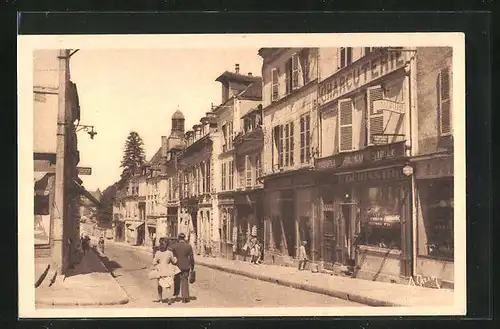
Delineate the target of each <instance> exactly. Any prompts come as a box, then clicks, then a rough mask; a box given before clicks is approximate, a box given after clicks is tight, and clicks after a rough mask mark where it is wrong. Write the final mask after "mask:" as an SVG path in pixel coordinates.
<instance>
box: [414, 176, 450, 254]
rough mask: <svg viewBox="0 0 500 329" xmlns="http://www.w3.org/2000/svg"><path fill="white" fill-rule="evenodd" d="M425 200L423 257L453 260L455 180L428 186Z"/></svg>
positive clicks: (420, 247)
mask: <svg viewBox="0 0 500 329" xmlns="http://www.w3.org/2000/svg"><path fill="white" fill-rule="evenodd" d="M426 194H427V198H426V199H424V200H423V201H424V202H425V203H424V207H423V208H424V209H423V214H424V221H423V224H424V227H425V230H420V231H421V232H423V234H422V236H421V238H420V239H421V242H422V245H421V246H420V244H419V253H420V254H421V255H425V256H430V257H436V258H444V259H453V253H454V243H453V206H454V204H453V180H442V181H435V182H433V183H430V184H428V185H427V193H426Z"/></svg>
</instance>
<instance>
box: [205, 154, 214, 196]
mask: <svg viewBox="0 0 500 329" xmlns="http://www.w3.org/2000/svg"><path fill="white" fill-rule="evenodd" d="M205 168H206V169H205V170H206V175H205V178H206V182H205V188H206V193H210V192H211V188H212V187H211V184H210V183H211V180H210V178H211V169H210V161H207V162H206V166H205Z"/></svg>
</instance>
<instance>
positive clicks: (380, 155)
mask: <svg viewBox="0 0 500 329" xmlns="http://www.w3.org/2000/svg"><path fill="white" fill-rule="evenodd" d="M404 156H405V142H398V143H392V144H385V145H375V146H371V147H369V148H365V149H363V150H360V151H354V152H348V153H339V154H336V155H332V156H329V157H326V158H320V159H315V161H314V166H315V168H316V169H343V168H352V167H356V166H359V165H362V164H367V163H378V162H380V161H383V160H391V159H398V158H402V157H404Z"/></svg>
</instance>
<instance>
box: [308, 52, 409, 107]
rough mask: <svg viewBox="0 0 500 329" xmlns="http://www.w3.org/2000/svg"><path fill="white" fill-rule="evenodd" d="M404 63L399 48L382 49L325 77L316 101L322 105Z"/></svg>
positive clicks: (402, 54) (390, 71) (396, 68)
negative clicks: (392, 49) (347, 67)
mask: <svg viewBox="0 0 500 329" xmlns="http://www.w3.org/2000/svg"><path fill="white" fill-rule="evenodd" d="M404 65H405V58H404V53H403V52H402V51H400V50H394V51H384V50H382V51H380V53H379V55H378V56H376V57H371V56H366V59H365V60H360V61H358V62H355V63H354V64H353V65H351V67H350V68H349V69H348V70H345V71H344V70H341V71H340V72H339V73H337V74H333V75H332V76H331V77H329V78H327V79H325V80H324V81H323V82H322V83H321V85H320V86H319V100H318V103H319V105H323V104H326V103H328V102H330V101H333V100H335V99H338V98H340V97H342V96H344V95H345V94H347V93H349V92H351V91H353V90H355V89H357V88H360V87H362V86H365V85H367V84H369V83H370V82H372V81H374V80H375V79H378V78H380V77H382V76H384V75H387V74H389V73H392V72H394V71H396V70H398V69H400V68H402V67H404Z"/></svg>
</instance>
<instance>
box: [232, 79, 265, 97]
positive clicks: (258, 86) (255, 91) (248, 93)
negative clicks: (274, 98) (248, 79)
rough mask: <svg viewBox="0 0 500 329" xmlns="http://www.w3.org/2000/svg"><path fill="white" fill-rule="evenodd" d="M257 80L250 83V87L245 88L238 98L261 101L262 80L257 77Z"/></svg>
mask: <svg viewBox="0 0 500 329" xmlns="http://www.w3.org/2000/svg"><path fill="white" fill-rule="evenodd" d="M258 78H259V80H258V81H255V82H254V83H252V84H251V85H250V86H248V87H247V88H245V90H243V91H242V92H241V93H240V94H239V95H238V97H239V98H248V99H257V100H261V99H262V78H260V77H258Z"/></svg>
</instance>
